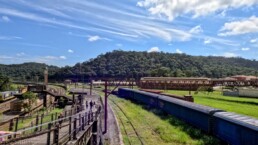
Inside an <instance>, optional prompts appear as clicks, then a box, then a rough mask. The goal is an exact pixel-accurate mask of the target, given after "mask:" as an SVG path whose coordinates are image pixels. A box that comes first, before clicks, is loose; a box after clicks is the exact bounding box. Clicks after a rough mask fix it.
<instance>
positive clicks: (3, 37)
mask: <svg viewBox="0 0 258 145" xmlns="http://www.w3.org/2000/svg"><path fill="white" fill-rule="evenodd" d="M16 39H22V38H21V37H18V36H0V40H16Z"/></svg>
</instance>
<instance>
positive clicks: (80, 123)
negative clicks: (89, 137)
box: [79, 114, 82, 131]
mask: <svg viewBox="0 0 258 145" xmlns="http://www.w3.org/2000/svg"><path fill="white" fill-rule="evenodd" d="M81 118H82V116H81V114H79V131H81V125H82V122H81Z"/></svg>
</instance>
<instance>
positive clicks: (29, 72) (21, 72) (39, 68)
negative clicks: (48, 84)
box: [0, 63, 59, 81]
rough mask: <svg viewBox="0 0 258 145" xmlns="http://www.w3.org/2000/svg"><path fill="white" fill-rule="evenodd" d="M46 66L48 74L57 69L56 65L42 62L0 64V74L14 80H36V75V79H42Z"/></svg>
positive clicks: (51, 74) (52, 73)
mask: <svg viewBox="0 0 258 145" xmlns="http://www.w3.org/2000/svg"><path fill="white" fill-rule="evenodd" d="M46 67H48V70H49V75H50V76H53V75H54V74H55V73H56V72H57V71H58V70H59V68H58V67H56V66H51V65H46V64H44V63H23V64H12V65H2V64H0V75H3V76H8V77H9V78H11V79H13V80H16V81H36V76H38V80H39V81H42V80H43V74H44V70H45V68H46Z"/></svg>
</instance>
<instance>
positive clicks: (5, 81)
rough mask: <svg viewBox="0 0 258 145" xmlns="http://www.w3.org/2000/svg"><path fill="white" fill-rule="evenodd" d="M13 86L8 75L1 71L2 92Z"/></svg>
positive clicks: (0, 85) (0, 89)
mask: <svg viewBox="0 0 258 145" xmlns="http://www.w3.org/2000/svg"><path fill="white" fill-rule="evenodd" d="M10 87H11V81H10V79H9V78H8V77H6V76H3V75H2V74H1V73H0V92H2V91H8V90H9V89H10Z"/></svg>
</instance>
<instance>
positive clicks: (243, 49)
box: [241, 47, 250, 51]
mask: <svg viewBox="0 0 258 145" xmlns="http://www.w3.org/2000/svg"><path fill="white" fill-rule="evenodd" d="M241 50H242V51H248V50H250V48H248V47H243V48H241Z"/></svg>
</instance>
